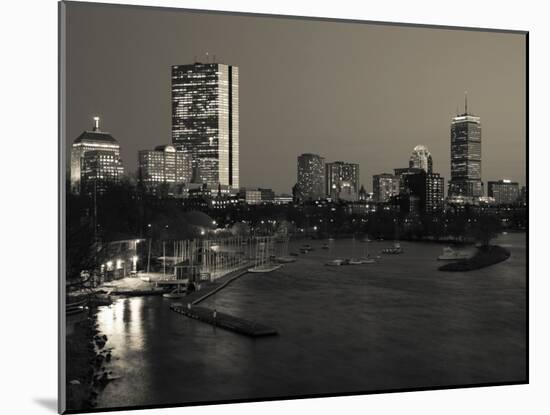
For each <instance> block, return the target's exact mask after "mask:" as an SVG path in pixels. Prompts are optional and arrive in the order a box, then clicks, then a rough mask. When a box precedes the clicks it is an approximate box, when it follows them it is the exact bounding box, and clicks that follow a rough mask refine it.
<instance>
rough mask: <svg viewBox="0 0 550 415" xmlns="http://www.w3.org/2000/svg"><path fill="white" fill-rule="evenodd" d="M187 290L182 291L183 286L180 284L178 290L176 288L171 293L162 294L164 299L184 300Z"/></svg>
mask: <svg viewBox="0 0 550 415" xmlns="http://www.w3.org/2000/svg"><path fill="white" fill-rule="evenodd" d="M186 291H187V290H186V289H185V288H184V289H182V288H181V284H178V287H177V288H174V289H173V290H172V291H170V292H169V293H164V294H162V296H163V297H164V298H172V299H173V298H183V297H185V294H186Z"/></svg>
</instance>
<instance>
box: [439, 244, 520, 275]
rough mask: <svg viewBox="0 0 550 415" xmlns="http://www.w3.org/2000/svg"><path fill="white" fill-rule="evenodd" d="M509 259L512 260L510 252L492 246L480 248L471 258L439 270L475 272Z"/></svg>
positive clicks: (444, 266)
mask: <svg viewBox="0 0 550 415" xmlns="http://www.w3.org/2000/svg"><path fill="white" fill-rule="evenodd" d="M508 258H510V251H508V250H507V249H505V248H503V247H501V246H498V245H490V246H487V247H483V248H478V250H477V252H476V253H475V254H474V256H473V257H471V258H468V259H464V260H461V261H457V262H451V263H449V264H445V265H443V266H441V267H439V270H440V271H451V272H460V271H473V270H476V269H481V268H485V267H488V266H491V265H494V264H498V263H499V262H502V261H506V260H507V259H508Z"/></svg>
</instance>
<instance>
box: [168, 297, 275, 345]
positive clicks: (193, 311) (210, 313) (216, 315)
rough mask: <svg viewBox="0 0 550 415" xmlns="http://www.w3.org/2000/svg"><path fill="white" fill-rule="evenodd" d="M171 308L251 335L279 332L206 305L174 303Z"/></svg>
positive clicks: (261, 335) (185, 314)
mask: <svg viewBox="0 0 550 415" xmlns="http://www.w3.org/2000/svg"><path fill="white" fill-rule="evenodd" d="M170 309H171V310H172V311H175V312H176V313H180V314H183V315H184V316H187V317H190V318H193V319H195V320H199V321H202V322H204V323H208V324H211V325H213V326H215V327H220V328H222V329H225V330H230V331H233V332H235V333H239V334H243V335H245V336H249V337H265V336H273V335H276V334H277V331H276V330H275V329H273V328H271V327H268V326H264V325H263V324H258V323H255V322H253V321H250V320H245V319H243V318H240V317H235V316H232V315H229V314H226V313H221V312H219V311H216V312H214V310H212V309H210V308H206V307H199V306H184V305H182V304H179V303H174V304H171V305H170Z"/></svg>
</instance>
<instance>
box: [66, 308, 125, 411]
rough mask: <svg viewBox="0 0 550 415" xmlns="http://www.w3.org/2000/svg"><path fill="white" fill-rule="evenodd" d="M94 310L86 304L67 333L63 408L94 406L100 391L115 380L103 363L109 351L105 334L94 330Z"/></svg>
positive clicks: (74, 409)
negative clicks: (79, 318)
mask: <svg viewBox="0 0 550 415" xmlns="http://www.w3.org/2000/svg"><path fill="white" fill-rule="evenodd" d="M97 311H98V310H97V307H95V306H93V307H90V308H89V309H88V310H87V315H86V316H85V317H84V318H83V319H82V320H81V321H78V322H76V323H74V329H73V330H72V331H71V334H69V335H68V336H67V365H66V368H67V369H66V370H67V385H66V388H67V409H68V410H71V411H82V410H90V409H93V408H95V407H96V405H97V398H98V396H99V393H100V392H101V390H102V389H103V388H104V387H105V386H106V385H107V383H108V382H110V381H112V380H115V379H116V377H115V376H113V374H112V372H111V371H109V370H108V369H107V368H106V366H105V365H106V363H108V362H110V361H111V358H112V350H111V348H109V347H107V336H106V335H105V334H102V333H101V332H100V331H99V330H98V322H97Z"/></svg>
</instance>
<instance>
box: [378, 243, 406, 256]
mask: <svg viewBox="0 0 550 415" xmlns="http://www.w3.org/2000/svg"><path fill="white" fill-rule="evenodd" d="M382 253H383V254H388V255H398V254H402V253H403V248H401V244H400V243H399V242H395V243H394V244H393V246H392V247H391V248H386V249H383V250H382Z"/></svg>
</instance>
